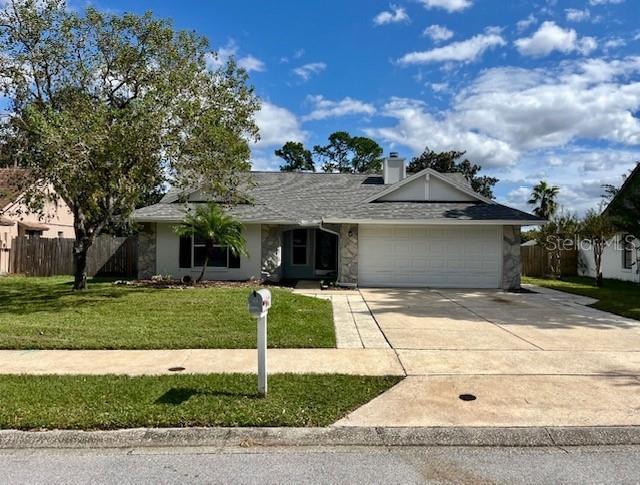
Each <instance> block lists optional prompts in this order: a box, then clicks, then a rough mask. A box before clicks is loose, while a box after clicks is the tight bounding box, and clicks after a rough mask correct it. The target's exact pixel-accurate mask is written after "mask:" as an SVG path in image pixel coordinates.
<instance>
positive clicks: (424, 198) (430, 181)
mask: <svg viewBox="0 0 640 485" xmlns="http://www.w3.org/2000/svg"><path fill="white" fill-rule="evenodd" d="M376 201H377V202H430V201H431V202H435V201H438V202H471V201H475V202H477V201H480V202H486V203H488V204H493V203H494V201H492V200H491V199H488V198H486V197H483V196H482V195H480V194H478V193H476V192H474V191H473V190H471V189H470V188H469V187H467V186H465V185H462V184H461V183H458V182H457V180H456V179H454V178H453V177H447V176H446V175H445V174H441V173H440V172H437V171H435V170H433V169H431V168H425V169H424V170H421V171H420V172H418V173H415V174H413V175H411V176H409V177H406V178H404V179H402V180H400V181H399V182H396V183H395V184H393V185H391V186H390V187H388V188H387V189H385V190H383V191H381V192H379V193H377V194H374V195H373V196H371V197H369V198H368V199H366V200H365V201H364V202H376Z"/></svg>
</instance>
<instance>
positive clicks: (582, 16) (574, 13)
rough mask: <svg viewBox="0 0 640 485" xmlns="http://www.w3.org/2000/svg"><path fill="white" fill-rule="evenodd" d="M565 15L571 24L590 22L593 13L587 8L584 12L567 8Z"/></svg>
mask: <svg viewBox="0 0 640 485" xmlns="http://www.w3.org/2000/svg"><path fill="white" fill-rule="evenodd" d="M564 13H565V15H566V18H567V21H569V22H584V21H585V20H589V17H591V12H589V9H588V8H585V9H584V10H579V9H576V8H567V9H565V11H564Z"/></svg>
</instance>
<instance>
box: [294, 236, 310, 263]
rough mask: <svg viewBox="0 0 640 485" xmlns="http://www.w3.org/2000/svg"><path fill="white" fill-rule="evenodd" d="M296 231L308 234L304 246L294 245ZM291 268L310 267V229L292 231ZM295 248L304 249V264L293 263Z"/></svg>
mask: <svg viewBox="0 0 640 485" xmlns="http://www.w3.org/2000/svg"><path fill="white" fill-rule="evenodd" d="M295 231H304V232H305V233H306V238H305V243H304V244H294V243H293V233H294V232H295ZM290 237H291V266H308V265H309V230H308V229H292V230H291V236H290ZM294 248H304V263H294V262H293V250H294Z"/></svg>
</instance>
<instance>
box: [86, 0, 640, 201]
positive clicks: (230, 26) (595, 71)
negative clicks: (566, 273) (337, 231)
mask: <svg viewBox="0 0 640 485" xmlns="http://www.w3.org/2000/svg"><path fill="white" fill-rule="evenodd" d="M94 5H95V6H97V7H98V8H102V9H110V10H113V11H116V12H122V11H125V10H131V9H134V10H135V11H138V12H142V11H144V10H152V11H153V12H154V13H155V14H156V15H157V16H162V17H170V18H172V19H173V20H174V22H175V25H176V27H178V28H182V29H193V30H196V31H198V32H200V33H201V34H204V35H206V36H207V37H208V38H209V40H210V42H211V45H212V47H213V48H215V49H216V50H218V51H219V52H220V53H221V54H222V57H224V56H228V55H234V56H235V57H236V58H237V59H238V60H239V62H240V63H241V64H242V65H244V66H245V67H246V68H247V69H248V70H249V72H250V78H251V82H252V83H253V84H254V85H255V87H256V90H257V92H258V94H259V95H260V97H261V98H262V100H263V108H262V111H261V112H260V113H259V115H258V117H257V121H258V123H259V125H260V128H261V132H262V140H261V141H260V142H259V143H258V144H257V145H256V146H254V147H253V163H254V167H255V168H256V169H262V170H265V169H267V170H268V169H277V167H278V165H279V161H278V159H276V158H275V157H274V155H273V150H274V149H275V148H277V147H279V146H281V145H282V144H283V143H284V142H285V141H287V140H298V141H304V142H305V143H306V144H307V145H308V146H312V145H314V144H318V143H323V142H324V141H325V140H326V138H327V135H329V134H330V133H331V132H333V131H336V130H347V131H349V132H351V133H352V134H365V135H368V136H371V137H372V138H374V139H376V140H377V141H378V143H380V144H381V145H382V146H383V147H384V149H385V152H388V151H389V150H391V149H393V150H397V151H399V152H400V153H401V154H402V155H404V156H405V157H407V158H409V157H411V156H413V155H415V154H417V153H419V152H421V151H422V149H423V148H424V147H425V146H428V147H430V148H432V149H434V150H449V149H458V150H467V152H468V155H469V158H470V159H471V160H472V161H474V162H476V163H479V164H481V165H482V166H483V167H484V168H485V171H486V172H487V173H490V174H493V175H495V176H497V177H498V178H500V180H501V182H500V183H499V185H498V186H497V190H496V194H497V198H498V199H499V200H500V201H502V202H507V203H510V204H511V205H515V206H517V207H521V208H525V207H526V203H525V201H526V198H527V195H528V194H529V192H530V187H531V185H532V184H533V183H535V182H537V181H538V180H540V179H541V178H545V179H547V180H550V181H551V182H553V183H556V184H558V185H560V187H561V194H562V195H561V203H562V204H563V206H564V207H565V209H566V210H575V211H578V212H583V211H584V210H586V209H587V208H589V207H595V206H596V205H597V204H598V202H599V196H600V194H601V192H602V190H601V187H600V186H601V184H602V183H619V182H620V181H621V176H622V175H623V174H624V173H626V172H627V170H628V169H629V168H631V167H632V166H633V165H634V162H635V161H637V160H640V119H639V118H640V1H639V0H567V1H562V0H557V1H554V0H534V1H526V0H509V1H503V0H406V1H399V0H398V1H394V2H391V3H390V2H387V1H373V0H349V1H345V0H322V1H310V0H309V1H300V0H297V1H292V0H278V1H273V2H265V1H257V0H256V1H248V0H234V1H217V2H213V1H209V2H203V1H195V0H183V1H181V2H175V1H136V2H130V1H120V0H98V1H97V2H94Z"/></svg>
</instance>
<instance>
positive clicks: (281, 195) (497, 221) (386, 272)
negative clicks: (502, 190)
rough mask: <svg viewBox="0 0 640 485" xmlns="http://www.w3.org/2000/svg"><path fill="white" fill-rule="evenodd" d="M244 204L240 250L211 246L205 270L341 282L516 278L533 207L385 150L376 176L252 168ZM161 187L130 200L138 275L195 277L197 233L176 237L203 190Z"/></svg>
mask: <svg viewBox="0 0 640 485" xmlns="http://www.w3.org/2000/svg"><path fill="white" fill-rule="evenodd" d="M248 176H251V177H252V179H253V184H251V185H249V188H248V189H246V190H247V192H248V194H247V195H248V196H249V197H250V198H251V199H252V201H253V203H252V204H239V205H235V206H233V207H232V208H230V209H229V213H230V214H232V215H233V216H235V217H236V218H237V219H239V220H240V221H242V222H243V224H244V231H245V236H246V239H247V242H248V251H249V257H242V258H239V259H238V258H234V257H232V256H231V255H229V254H228V251H227V250H226V248H219V250H218V251H217V252H216V255H215V258H214V260H213V261H211V260H210V262H209V264H210V265H211V267H210V268H209V269H208V270H207V273H206V277H207V278H209V279H228V280H244V279H249V278H256V279H257V278H267V279H271V280H279V279H282V278H285V279H289V278H293V279H319V278H335V279H336V280H337V281H338V283H340V284H342V285H346V286H355V285H359V286H385V287H393V286H397V287H400V286H407V287H416V286H433V287H461V288H462V287H466V288H472V287H476V288H517V287H519V286H520V227H521V226H523V225H530V224H540V223H541V222H544V221H543V220H542V219H540V218H539V217H537V216H534V215H531V214H527V213H525V212H522V211H519V210H517V209H513V208H511V207H507V206H504V205H501V204H498V203H496V202H495V201H493V200H490V199H487V198H485V197H483V196H481V195H479V194H477V193H475V192H474V191H473V190H472V189H471V187H470V185H469V184H468V183H467V181H466V180H465V179H464V177H463V176H462V175H461V174H441V173H438V172H436V171H434V170H431V169H426V170H423V171H421V172H419V173H416V174H413V175H410V176H407V175H406V168H405V164H404V160H402V159H400V158H398V157H397V155H395V154H392V156H390V157H389V158H387V159H386V160H385V162H384V173H383V174H382V175H367V174H340V173H301V172H252V173H251V174H250V175H249V174H248ZM184 199H185V197H183V198H182V201H181V198H180V197H179V194H178V193H176V192H173V191H171V192H169V193H168V194H167V195H166V196H165V197H164V198H163V199H162V201H161V202H160V203H159V204H155V205H152V206H149V207H144V208H142V209H138V210H136V211H135V213H134V216H133V217H134V220H135V221H137V222H140V223H144V227H143V231H142V233H141V235H140V247H139V251H138V252H139V262H138V266H139V271H140V274H139V276H140V277H150V276H151V275H153V274H156V273H158V274H170V275H172V276H173V277H182V276H185V275H190V276H192V277H195V276H197V274H198V272H199V271H200V270H199V268H198V267H199V266H201V265H202V261H203V259H204V246H203V244H202V241H198V240H191V239H190V238H183V239H180V238H179V237H178V236H177V235H176V234H175V233H174V229H173V228H174V226H175V225H176V223H177V222H179V221H181V220H182V219H183V217H184V214H185V210H189V208H193V206H194V205H196V204H198V203H204V202H207V201H208V200H209V197H206V196H205V195H203V194H202V193H200V192H199V191H198V190H196V189H195V188H194V190H193V191H192V192H190V193H188V194H186V205H185V203H184Z"/></svg>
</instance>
